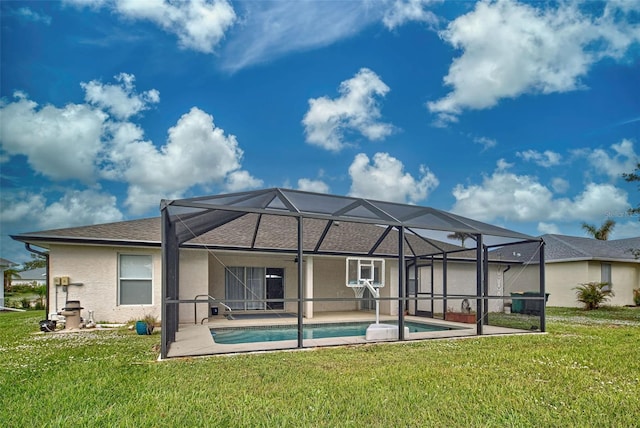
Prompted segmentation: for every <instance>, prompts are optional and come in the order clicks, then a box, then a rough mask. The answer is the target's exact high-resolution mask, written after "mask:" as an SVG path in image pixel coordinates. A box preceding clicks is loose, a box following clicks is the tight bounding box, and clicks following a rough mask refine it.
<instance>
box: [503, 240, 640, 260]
mask: <svg viewBox="0 0 640 428" xmlns="http://www.w3.org/2000/svg"><path fill="white" fill-rule="evenodd" d="M542 239H543V240H544V242H545V253H544V255H545V261H546V262H549V263H553V262H563V261H577V260H603V261H629V262H638V263H640V260H637V259H636V258H635V256H634V254H633V253H632V251H631V249H640V237H637V238H626V239H615V240H609V241H602V240H597V239H593V238H583V237H579V236H567V235H556V234H547V235H543V236H542ZM532 251H534V249H533V247H531V246H527V245H513V246H509V247H503V248H501V249H498V250H496V251H495V252H494V253H495V254H503V255H504V256H509V257H512V258H514V257H515V258H517V259H519V260H521V261H524V262H526V261H529V260H531V261H532V262H533V263H535V262H537V261H538V259H537V257H534V255H533V254H532Z"/></svg>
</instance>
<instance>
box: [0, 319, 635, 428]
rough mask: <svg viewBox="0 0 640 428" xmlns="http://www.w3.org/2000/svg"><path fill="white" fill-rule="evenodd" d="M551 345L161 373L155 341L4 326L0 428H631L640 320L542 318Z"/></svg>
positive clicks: (405, 348) (426, 344)
mask: <svg viewBox="0 0 640 428" xmlns="http://www.w3.org/2000/svg"><path fill="white" fill-rule="evenodd" d="M548 312H549V313H548V315H549V316H548V322H547V327H548V331H549V334H546V335H523V336H504V337H483V338H473V339H465V340H437V341H436V340H433V341H422V342H415V343H402V344H386V345H366V346H355V347H340V348H323V349H315V350H311V351H307V352H277V353H263V354H247V355H236V356H227V357H210V358H197V359H178V360H170V361H165V362H156V361H155V359H156V357H157V355H158V344H159V334H153V335H151V336H137V335H136V334H135V332H131V331H128V330H126V329H119V330H112V331H87V332H82V333H72V334H42V333H39V332H38V330H39V328H38V320H40V319H42V317H43V316H44V313H43V312H33V311H32V312H25V313H0V353H1V354H2V359H0V403H2V405H1V406H0V420H2V421H3V426H12V427H22V426H29V427H31V426H40V427H48V426H50V427H57V426H81V427H83V426H92V427H93V426H123V427H157V426H185V427H201V426H225V427H245V426H259V427H263V426H264V427H267V426H276V427H287V426H290V427H294V426H295V427H298V426H338V427H350V426H353V427H357V426H367V427H376V426H406V427H411V426H415V427H418V426H420V427H422V426H454V427H458V426H465V427H467V426H470V427H474V426H482V427H485V426H513V427H534V426H535V427H537V426H575V427H582V426H610V427H619V426H620V427H622V426H625V427H627V426H637V425H638V419H637V415H638V414H640V399H638V397H640V358H639V356H638V343H640V310H639V309H634V308H615V309H612V308H606V307H605V308H602V309H599V310H598V311H591V312H585V311H582V310H579V309H575V310H574V309H555V308H549V311H548Z"/></svg>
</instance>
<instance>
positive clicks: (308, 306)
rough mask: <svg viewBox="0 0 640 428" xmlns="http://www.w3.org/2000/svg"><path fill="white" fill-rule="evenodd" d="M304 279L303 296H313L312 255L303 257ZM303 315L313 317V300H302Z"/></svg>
mask: <svg viewBox="0 0 640 428" xmlns="http://www.w3.org/2000/svg"><path fill="white" fill-rule="evenodd" d="M304 265H305V271H304V272H305V281H304V286H305V287H304V297H305V299H307V298H312V297H313V257H307V258H306V259H305V263H304ZM304 316H305V317H306V318H313V302H304Z"/></svg>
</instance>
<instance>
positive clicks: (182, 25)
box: [66, 0, 236, 53]
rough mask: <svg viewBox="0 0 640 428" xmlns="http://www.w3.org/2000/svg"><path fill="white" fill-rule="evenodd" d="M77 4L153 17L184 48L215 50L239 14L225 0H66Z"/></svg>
mask: <svg viewBox="0 0 640 428" xmlns="http://www.w3.org/2000/svg"><path fill="white" fill-rule="evenodd" d="M66 3H70V4H75V5H77V6H89V7H91V8H94V9H97V8H99V7H104V6H106V7H109V8H110V9H111V10H112V11H113V12H115V13H117V14H119V15H121V16H123V17H125V18H128V19H132V20H146V21H151V22H153V23H154V24H156V25H157V26H159V27H160V28H162V29H163V30H164V31H166V32H168V33H173V34H175V35H176V36H178V43H179V45H180V46H181V47H182V48H185V49H193V50H195V51H199V52H204V53H212V52H213V51H214V49H215V48H216V46H217V45H218V44H219V43H220V41H221V40H222V39H223V38H224V35H225V33H226V31H227V30H228V29H229V28H230V27H231V26H232V25H233V24H234V23H235V21H236V14H235V11H234V10H233V7H232V6H231V4H229V2H228V1H226V0H189V1H177V2H174V1H168V0H146V1H140V0H103V1H99V2H97V4H96V3H94V2H88V1H86V0H66Z"/></svg>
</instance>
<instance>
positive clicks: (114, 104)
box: [80, 73, 160, 120]
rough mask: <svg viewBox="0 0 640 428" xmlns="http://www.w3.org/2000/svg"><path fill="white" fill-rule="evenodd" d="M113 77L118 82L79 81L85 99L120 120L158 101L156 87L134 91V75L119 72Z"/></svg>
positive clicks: (158, 95)
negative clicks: (139, 92) (140, 91)
mask: <svg viewBox="0 0 640 428" xmlns="http://www.w3.org/2000/svg"><path fill="white" fill-rule="evenodd" d="M114 79H115V80H116V81H117V82H119V83H118V84H116V85H111V84H103V83H102V82H100V81H98V80H92V81H90V82H89V83H84V82H82V83H80V86H81V87H82V89H84V91H85V96H84V99H85V101H87V102H88V103H89V104H93V105H94V106H97V107H99V108H100V109H102V110H105V111H108V112H109V113H111V114H112V115H113V116H114V117H116V118H117V119H120V120H124V119H128V118H129V117H131V116H133V115H135V114H137V113H139V112H140V111H142V110H147V109H148V108H149V104H156V103H158V102H160V92H158V91H157V90H156V89H150V90H148V91H146V92H143V93H141V94H138V93H136V92H135V86H134V85H133V82H134V81H135V76H134V75H132V74H127V73H120V74H118V75H116V76H114Z"/></svg>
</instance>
